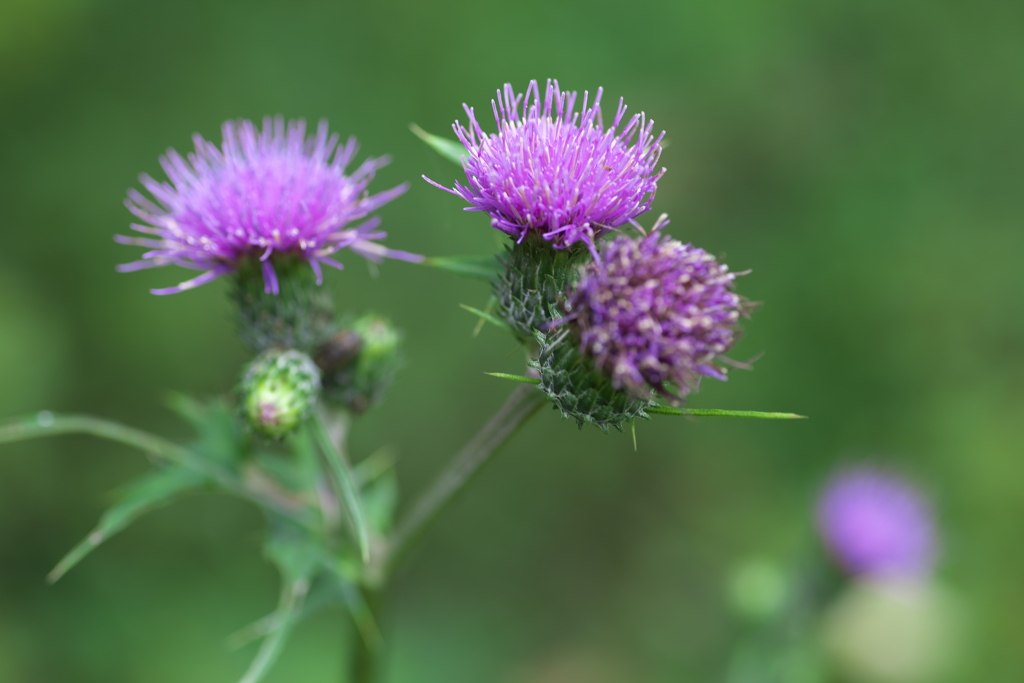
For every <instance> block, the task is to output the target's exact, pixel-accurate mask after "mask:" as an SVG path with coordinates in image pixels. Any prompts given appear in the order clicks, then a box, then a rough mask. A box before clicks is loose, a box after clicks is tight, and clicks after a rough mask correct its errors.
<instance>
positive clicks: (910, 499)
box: [817, 465, 936, 577]
mask: <svg viewBox="0 0 1024 683" xmlns="http://www.w3.org/2000/svg"><path fill="white" fill-rule="evenodd" d="M817 525H818V531H819V533H820V534H821V537H822V539H823V541H824V542H825V545H826V546H827V548H828V549H829V551H830V552H831V554H832V555H833V556H834V557H835V558H836V560H837V561H839V562H840V563H841V564H842V565H843V566H844V567H845V568H846V569H847V570H848V571H850V572H851V573H853V574H872V575H897V576H906V577H920V576H924V575H926V574H927V573H928V572H929V571H930V570H931V567H932V565H933V563H934V561H935V554H936V553H935V545H936V541H935V526H934V520H933V517H932V512H931V509H930V507H929V505H928V502H927V500H926V499H925V497H924V496H923V495H922V494H921V492H920V491H918V490H917V489H916V488H914V486H912V485H911V484H910V483H909V482H907V481H905V480H904V479H902V478H901V477H898V476H896V475H894V474H891V473H889V472H886V471H884V470H882V469H879V468H875V467H871V466H865V465H861V466H858V467H851V468H848V469H845V470H843V471H840V472H838V473H837V474H835V475H834V476H833V477H832V478H831V479H830V480H829V482H828V483H827V484H826V485H825V488H824V490H823V491H822V493H821V496H820V498H819V499H818V506H817Z"/></svg>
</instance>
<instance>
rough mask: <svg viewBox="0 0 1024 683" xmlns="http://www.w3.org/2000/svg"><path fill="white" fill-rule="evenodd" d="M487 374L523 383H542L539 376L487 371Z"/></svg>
mask: <svg viewBox="0 0 1024 683" xmlns="http://www.w3.org/2000/svg"><path fill="white" fill-rule="evenodd" d="M484 374H485V375H490V376H491V377H497V378H498V379H510V380H512V381H513V382H521V383H523V384H540V378H539V377H524V376H523V375H510V374H508V373H507V372H485V373H484Z"/></svg>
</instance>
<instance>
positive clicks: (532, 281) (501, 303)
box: [494, 234, 589, 343]
mask: <svg viewBox="0 0 1024 683" xmlns="http://www.w3.org/2000/svg"><path fill="white" fill-rule="evenodd" d="M588 257H589V252H588V251H587V249H586V247H585V246H583V244H581V243H577V244H574V245H572V246H570V247H566V248H565V249H555V248H554V247H553V246H551V243H550V242H548V241H546V240H544V239H543V238H542V237H540V236H539V235H533V234H530V235H527V236H526V238H525V239H523V241H522V242H517V243H513V244H512V246H510V247H508V251H506V252H505V253H504V254H502V255H501V256H500V257H499V258H500V260H501V262H502V264H503V265H504V266H505V270H504V272H502V274H501V276H500V277H499V278H498V280H497V282H495V283H494V297H495V299H497V301H498V315H499V316H500V317H501V318H502V319H503V320H504V321H505V322H507V323H508V324H509V325H510V326H511V327H512V332H513V333H514V334H515V335H516V337H517V338H518V339H519V340H520V341H521V342H524V343H526V342H528V341H530V340H532V339H533V333H534V331H535V330H542V329H544V327H543V326H544V325H545V324H546V323H549V322H551V321H552V320H557V319H559V318H561V317H562V316H563V315H564V313H563V312H562V302H563V301H564V300H565V292H566V290H568V288H569V286H570V285H571V284H572V283H573V282H574V281H575V280H576V277H577V274H578V269H577V267H576V266H577V264H579V263H581V262H583V261H585V260H586V259H587V258H588Z"/></svg>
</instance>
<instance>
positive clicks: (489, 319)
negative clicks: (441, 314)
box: [459, 304, 512, 330]
mask: <svg viewBox="0 0 1024 683" xmlns="http://www.w3.org/2000/svg"><path fill="white" fill-rule="evenodd" d="M459 307H460V308H462V309H463V310H466V311H469V312H470V313H472V314H473V315H475V316H477V317H479V318H480V319H481V320H486V321H487V322H489V323H491V324H492V325H497V326H498V327H500V328H501V329H503V330H509V329H512V328H510V327H509V326H508V323H506V322H505V321H504V320H502V319H501V318H497V317H495V316H493V315H491V314H490V313H485V312H483V311H481V310H480V309H478V308H473V307H472V306H467V305H466V304H459Z"/></svg>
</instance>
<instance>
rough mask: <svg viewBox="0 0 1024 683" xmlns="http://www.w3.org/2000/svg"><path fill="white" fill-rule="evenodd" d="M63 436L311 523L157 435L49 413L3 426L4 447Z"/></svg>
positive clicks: (0, 427)
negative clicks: (190, 475)
mask: <svg viewBox="0 0 1024 683" xmlns="http://www.w3.org/2000/svg"><path fill="white" fill-rule="evenodd" d="M61 434H89V435H90V436H96V437H99V438H101V439H109V440H110V441H116V442H118V443H123V444H125V445H128V446H133V447H135V448H138V449H139V450H141V451H143V452H144V453H149V454H150V455H153V456H155V457H157V458H160V459H161V460H165V461H167V462H170V463H174V464H176V465H180V466H182V467H187V468H189V469H191V470H193V471H195V472H198V473H200V474H202V475H203V476H205V477H207V478H209V479H211V480H212V481H214V482H216V483H217V484H219V485H220V486H221V487H222V488H223V489H224V490H225V491H227V492H229V493H232V494H234V495H237V496H239V497H241V498H244V499H246V500H249V501H252V502H253V503H256V504H257V505H261V506H263V507H265V508H268V509H271V510H273V511H274V512H276V513H277V514H280V515H282V516H284V517H287V518H289V519H292V520H295V521H296V522H298V523H300V524H303V525H304V526H308V523H309V520H308V519H307V516H306V515H303V514H302V512H301V511H299V510H296V509H295V508H293V507H291V506H289V505H287V504H286V503H284V502H282V501H280V500H278V499H276V498H274V497H271V496H268V495H265V494H263V493H259V492H256V491H252V490H250V489H248V488H247V487H246V486H245V484H243V483H242V481H241V480H240V479H239V478H238V477H237V476H235V475H234V473H232V472H231V471H230V470H227V469H225V468H223V467H220V466H219V465H216V464H214V463H212V462H210V461H208V460H204V459H203V458H201V457H199V456H197V455H196V454H195V453H193V452H192V451H190V450H189V449H187V448H184V447H182V446H179V445H178V444H176V443H174V442H172V441H168V440H167V439H164V438H162V437H159V436H156V435H155V434H150V433H149V432H144V431H142V430H140V429H135V428H134V427H128V426H125V425H122V424H119V423H117V422H111V421H109V420H104V419H101V418H98V417H92V416H90V415H57V414H54V413H50V412H47V411H44V412H41V413H38V414H37V415H34V416H32V417H24V418H18V419H14V420H8V421H6V422H3V423H0V444H2V443H13V442H15V441H25V440H28V439H37V438H40V437H43V436H58V435H61Z"/></svg>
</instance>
